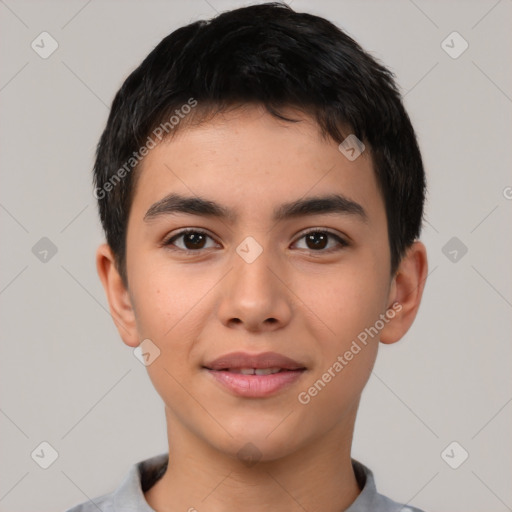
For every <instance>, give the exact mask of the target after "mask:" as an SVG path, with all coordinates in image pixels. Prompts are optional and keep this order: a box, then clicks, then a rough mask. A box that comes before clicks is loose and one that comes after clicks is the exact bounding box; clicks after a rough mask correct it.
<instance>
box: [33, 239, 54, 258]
mask: <svg viewBox="0 0 512 512" xmlns="http://www.w3.org/2000/svg"><path fill="white" fill-rule="evenodd" d="M32 254H33V255H34V256H35V257H36V258H37V259H38V260H39V261H41V262H42V263H48V262H49V261H50V260H51V259H52V258H53V257H54V256H55V255H56V254H57V246H56V245H55V244H54V243H53V242H52V241H51V240H50V239H49V238H46V237H45V236H43V238H41V239H40V240H39V241H38V242H36V243H35V245H34V246H33V247H32Z"/></svg>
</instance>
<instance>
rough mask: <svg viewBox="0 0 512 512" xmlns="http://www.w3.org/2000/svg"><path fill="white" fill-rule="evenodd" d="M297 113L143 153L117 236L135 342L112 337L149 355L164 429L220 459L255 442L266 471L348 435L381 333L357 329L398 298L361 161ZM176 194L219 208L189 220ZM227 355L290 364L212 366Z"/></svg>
mask: <svg viewBox="0 0 512 512" xmlns="http://www.w3.org/2000/svg"><path fill="white" fill-rule="evenodd" d="M293 115H294V116H295V117H297V116H300V118H301V119H302V120H301V122H300V123H295V124H294V123H288V122H285V121H280V120H278V119H276V118H274V117H272V116H271V115H270V114H268V113H266V112H265V111H264V110H263V109H262V108H259V107H251V108H245V109H242V110H240V109H239V110H236V111H233V112H231V113H227V114H223V115H218V116H216V117H215V118H214V119H213V120H212V121H208V122H207V123H206V124H203V125H201V126H197V127H192V128H187V129H184V130H183V131H181V132H179V133H178V134H177V136H175V138H173V139H172V140H170V141H168V142H165V143H162V144H160V145H159V146H157V147H156V148H155V149H153V150H151V151H150V153H149V154H148V156H147V157H146V158H145V161H144V163H143V167H142V170H141V174H140V179H139V180H138V183H137V188H136V192H135V195H134V200H133V204H132V209H131V211H130V217H129V223H128V231H127V246H126V250H127V253H126V254H127V257H126V261H127V276H128V283H129V292H128V294H129V297H130V302H131V306H132V307H133V314H134V330H135V331H136V332H135V334H133V336H128V335H127V334H126V332H123V330H120V332H121V335H122V336H123V339H124V340H125V342H126V343H127V344H130V345H132V346H135V345H137V344H138V343H140V342H141V341H142V340H146V339H149V340H151V342H152V344H154V345H155V346H156V347H158V350H159V351H160V353H159V355H158V357H156V359H154V361H153V362H152V363H151V364H150V365H149V366H147V370H148V372H149V376H150V378H151V380H152V382H153V384H154V386H155V388H156V390H157V392H158V393H159V394H160V396H161V397H162V399H163V401H164V403H165V406H166V412H167V418H168V421H170V422H171V423H172V425H174V427H175V428H176V429H178V430H180V429H181V431H183V432H187V435H189V436H191V438H193V439H195V440H196V441H197V442H199V443H204V445H205V446H208V447H211V448H213V449H216V450H220V451H222V452H224V453H227V454H231V455H235V454H236V453H237V452H238V451H239V450H240V448H241V447H243V446H244V445H246V443H248V442H251V443H252V444H254V445H255V446H256V447H257V449H258V450H259V452H260V456H261V457H262V459H264V460H265V459H266V460H272V459H275V458H278V457H282V456H284V455H286V454H289V453H292V452H294V451H297V450H299V449H300V448H301V447H304V446H307V445H308V444H311V443H313V442H315V441H317V440H319V439H322V438H323V436H325V434H326V433H327V432H331V431H333V429H334V430H335V431H336V430H339V431H340V432H343V431H344V430H343V429H345V431H346V428H347V425H349V424H350V423H353V421H354V420H355V413H356V410H357V405H358V402H359V398H360V395H361V392H362V389H363V387H364V386H365V384H366V382H367V380H368V378H369V375H370V373H371V370H372V367H373V364H374V361H375V357H376V354H377V347H378V341H379V335H377V336H373V337H372V336H368V331H366V333H367V340H366V343H365V344H363V343H362V342H361V340H362V339H363V338H364V335H362V336H361V334H362V333H363V332H365V329H370V328H372V327H373V329H375V326H376V324H377V327H380V326H381V324H382V323H386V324H387V323H392V322H393V321H394V320H392V319H389V318H388V317H386V322H383V321H382V318H383V316H384V314H385V313H386V310H388V308H390V307H391V305H392V303H393V294H394V291H395V290H396V287H395V283H394V282H393V279H391V277H390V252H389V244H388V231H387V223H386V215H385V208H384V201H383V198H382V197H381V195H380V192H379V190H378V188H377V183H376V179H375V175H374V171H373V169H372V162H371V158H370V155H369V154H368V152H363V154H362V155H361V156H360V157H358V158H357V159H356V160H354V161H350V160H349V159H347V158H346V157H345V156H344V155H343V154H342V153H341V152H340V151H339V149H338V146H337V144H336V143H335V142H333V141H327V140H325V139H323V138H322V137H321V135H320V133H319V131H318V128H317V126H316V125H315V124H314V123H313V121H312V120H311V119H310V118H308V117H307V116H305V115H304V114H298V113H297V112H294V113H293ZM171 194H175V195H179V196H183V197H186V198H195V199H198V198H200V199H202V200H204V201H209V202H214V203H215V204H216V205H217V206H219V207H220V208H218V210H219V211H217V210H216V209H214V208H212V207H211V206H212V205H211V203H210V204H209V205H208V204H207V205H206V206H209V207H210V208H209V209H205V208H206V207H205V205H204V204H203V203H200V202H196V207H197V208H196V209H195V210H194V211H191V209H190V203H189V204H188V207H187V203H186V202H181V203H180V204H181V206H177V204H178V203H177V202H176V201H171V200H170V199H169V197H170V195H171ZM335 196H337V197H338V201H337V202H336V201H328V200H325V201H318V202H317V203H311V202H308V201H309V200H311V199H312V198H316V199H320V198H323V199H326V198H327V199H329V200H332V199H333V198H334V197H335ZM297 201H302V202H305V205H304V206H303V208H302V209H301V208H298V207H297V206H296V207H295V208H292V207H291V206H290V205H292V203H294V202H297ZM315 205H316V207H315ZM221 211H222V212H224V213H226V215H224V216H222V215H218V214H219V213H220V212H221ZM277 213H280V215H276V214H277ZM184 230H189V233H188V234H184V233H183V231H184ZM379 319H381V320H380V322H379ZM371 332H373V331H371ZM358 336H359V338H358ZM354 341H355V342H356V345H357V346H359V351H357V349H356V348H355V346H354ZM146 343H147V342H146ZM153 350H154V349H153ZM233 352H243V353H245V354H246V355H248V356H252V355H259V354H262V353H267V352H273V353H277V354H280V355H282V356H286V357H287V358H290V359H292V360H293V361H295V363H297V364H296V365H295V366H296V367H297V368H296V369H295V370H292V369H291V368H290V367H288V368H287V369H286V370H284V369H283V370H281V371H280V372H279V374H272V375H240V374H239V373H238V375H235V374H237V372H239V369H238V370H237V369H236V368H235V371H234V372H233V368H231V371H230V372H228V371H226V370H225V369H221V368H220V367H222V366H223V365H224V366H228V365H230V364H233V365H234V366H236V364H235V363H233V361H231V362H230V361H227V362H226V361H224V362H223V363H219V367H218V368H217V369H216V370H215V369H208V368H211V367H212V364H211V363H212V361H214V360H215V359H217V358H219V357H221V356H224V355H226V354H230V353H233ZM347 352H351V353H352V357H350V356H349V355H347V356H345V355H346V354H347ZM340 357H341V360H343V363H342V362H341V360H340ZM336 362H338V365H336ZM264 363H265V361H264V362H263V364H264ZM250 364H251V362H250V361H249V362H247V361H245V362H243V361H242V363H240V364H239V365H238V366H240V365H242V366H243V365H246V366H247V365H250ZM268 364H269V365H273V366H277V367H279V366H280V360H279V359H277V360H274V362H271V363H268ZM340 365H341V369H340ZM282 366H284V363H283V364H282ZM292 366H293V365H292ZM291 370H292V371H291ZM273 371H275V370H273ZM285 372H286V374H285ZM221 373H222V375H221ZM228 373H230V374H231V375H226V374H228ZM260 373H261V372H260ZM329 377H330V378H329ZM319 380H320V381H321V383H320V384H319V383H318V381H319ZM315 383H317V384H316V387H315ZM315 390H316V392H315ZM172 425H171V429H172V428H173V427H172Z"/></svg>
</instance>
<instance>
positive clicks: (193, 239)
mask: <svg viewBox="0 0 512 512" xmlns="http://www.w3.org/2000/svg"><path fill="white" fill-rule="evenodd" d="M180 238H181V239H182V240H183V241H182V244H183V247H180V246H179V245H178V244H175V243H174V242H175V241H176V240H179V239H180ZM208 238H209V239H211V240H213V239H212V237H211V236H210V235H208V234H207V233H205V232H204V231H199V230H196V229H188V230H185V231H181V232H180V233H178V234H176V235H174V236H172V237H171V238H169V239H168V240H167V241H166V242H164V245H165V246H169V247H171V248H173V247H172V246H176V247H177V248H178V249H181V250H182V251H190V252H194V251H199V250H201V249H205V248H207V249H208V247H205V245H206V243H207V240H208Z"/></svg>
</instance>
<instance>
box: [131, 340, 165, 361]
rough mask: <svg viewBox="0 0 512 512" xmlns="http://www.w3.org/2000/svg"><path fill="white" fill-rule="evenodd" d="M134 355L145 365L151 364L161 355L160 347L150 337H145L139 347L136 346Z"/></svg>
mask: <svg viewBox="0 0 512 512" xmlns="http://www.w3.org/2000/svg"><path fill="white" fill-rule="evenodd" d="M133 355H134V356H135V357H136V358H137V359H138V360H139V361H140V362H141V363H142V364H143V365H144V366H149V365H150V364H151V363H153V362H154V361H155V359H156V358H157V357H159V356H160V349H159V348H158V347H157V346H156V345H155V344H154V343H153V342H152V341H151V340H150V339H145V340H143V341H142V342H141V344H140V345H139V346H138V347H135V349H134V350H133Z"/></svg>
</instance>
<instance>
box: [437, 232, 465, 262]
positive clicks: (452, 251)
mask: <svg viewBox="0 0 512 512" xmlns="http://www.w3.org/2000/svg"><path fill="white" fill-rule="evenodd" d="M441 251H442V253H443V254H444V255H445V256H446V257H447V258H448V259H449V260H450V261H451V262H452V263H458V262H459V261H460V260H461V259H462V258H463V257H464V256H465V255H466V253H467V252H468V248H467V247H466V246H465V245H464V244H463V243H462V242H461V241H460V240H459V239H458V238H457V237H456V236H453V237H452V238H450V240H448V242H446V244H444V246H443V248H442V249H441Z"/></svg>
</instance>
